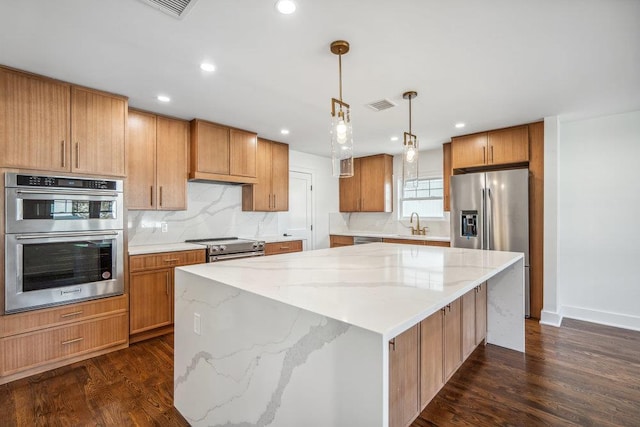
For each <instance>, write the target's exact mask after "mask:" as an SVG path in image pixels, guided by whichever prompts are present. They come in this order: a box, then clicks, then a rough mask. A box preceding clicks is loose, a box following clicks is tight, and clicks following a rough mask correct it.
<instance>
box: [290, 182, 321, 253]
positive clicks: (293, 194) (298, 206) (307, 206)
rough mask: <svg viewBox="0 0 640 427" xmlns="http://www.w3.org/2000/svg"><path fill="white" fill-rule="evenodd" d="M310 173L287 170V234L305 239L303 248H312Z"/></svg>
mask: <svg viewBox="0 0 640 427" xmlns="http://www.w3.org/2000/svg"><path fill="white" fill-rule="evenodd" d="M311 178H312V177H311V174H310V173H306V172H294V171H291V172H289V227H288V228H287V234H290V235H292V236H295V237H299V238H301V239H305V243H304V249H305V250H310V249H313V247H314V246H313V203H312V197H311V195H312V192H311V190H312V186H311Z"/></svg>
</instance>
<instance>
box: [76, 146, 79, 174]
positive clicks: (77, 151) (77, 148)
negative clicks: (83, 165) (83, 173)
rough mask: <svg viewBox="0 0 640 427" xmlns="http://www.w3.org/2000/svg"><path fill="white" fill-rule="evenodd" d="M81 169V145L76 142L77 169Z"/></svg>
mask: <svg viewBox="0 0 640 427" xmlns="http://www.w3.org/2000/svg"><path fill="white" fill-rule="evenodd" d="M79 167H80V143H79V142H76V169H78V168H79Z"/></svg>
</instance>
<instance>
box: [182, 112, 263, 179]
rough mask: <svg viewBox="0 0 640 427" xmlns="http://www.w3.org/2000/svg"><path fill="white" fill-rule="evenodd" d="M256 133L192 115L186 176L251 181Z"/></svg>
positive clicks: (252, 177) (254, 158)
mask: <svg viewBox="0 0 640 427" xmlns="http://www.w3.org/2000/svg"><path fill="white" fill-rule="evenodd" d="M256 156H257V135H256V134H255V133H252V132H247V131H243V130H240V129H232V128H229V127H227V126H223V125H219V124H215V123H211V122H207V121H204V120H199V119H194V120H192V121H191V162H190V170H189V179H195V180H209V181H222V182H235V183H246V184H254V183H256V182H257V181H258V180H257V178H256V163H257V162H256Z"/></svg>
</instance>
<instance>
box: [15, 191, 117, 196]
mask: <svg viewBox="0 0 640 427" xmlns="http://www.w3.org/2000/svg"><path fill="white" fill-rule="evenodd" d="M16 194H41V195H46V196H50V195H69V196H107V197H118V193H114V192H111V191H96V190H92V191H78V190H64V191H60V190H50V191H41V190H40V191H39V190H16Z"/></svg>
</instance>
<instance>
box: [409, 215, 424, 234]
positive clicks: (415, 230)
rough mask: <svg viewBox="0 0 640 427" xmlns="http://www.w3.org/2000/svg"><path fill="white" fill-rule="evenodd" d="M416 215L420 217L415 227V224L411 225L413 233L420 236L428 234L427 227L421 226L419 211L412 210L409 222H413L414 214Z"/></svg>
mask: <svg viewBox="0 0 640 427" xmlns="http://www.w3.org/2000/svg"><path fill="white" fill-rule="evenodd" d="M414 215H415V216H416V218H417V219H418V220H417V221H416V227H414V226H413V225H412V226H411V234H412V235H419V236H424V235H426V234H427V227H422V228H420V215H418V213H417V212H411V219H409V223H410V224H413V216H414Z"/></svg>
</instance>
